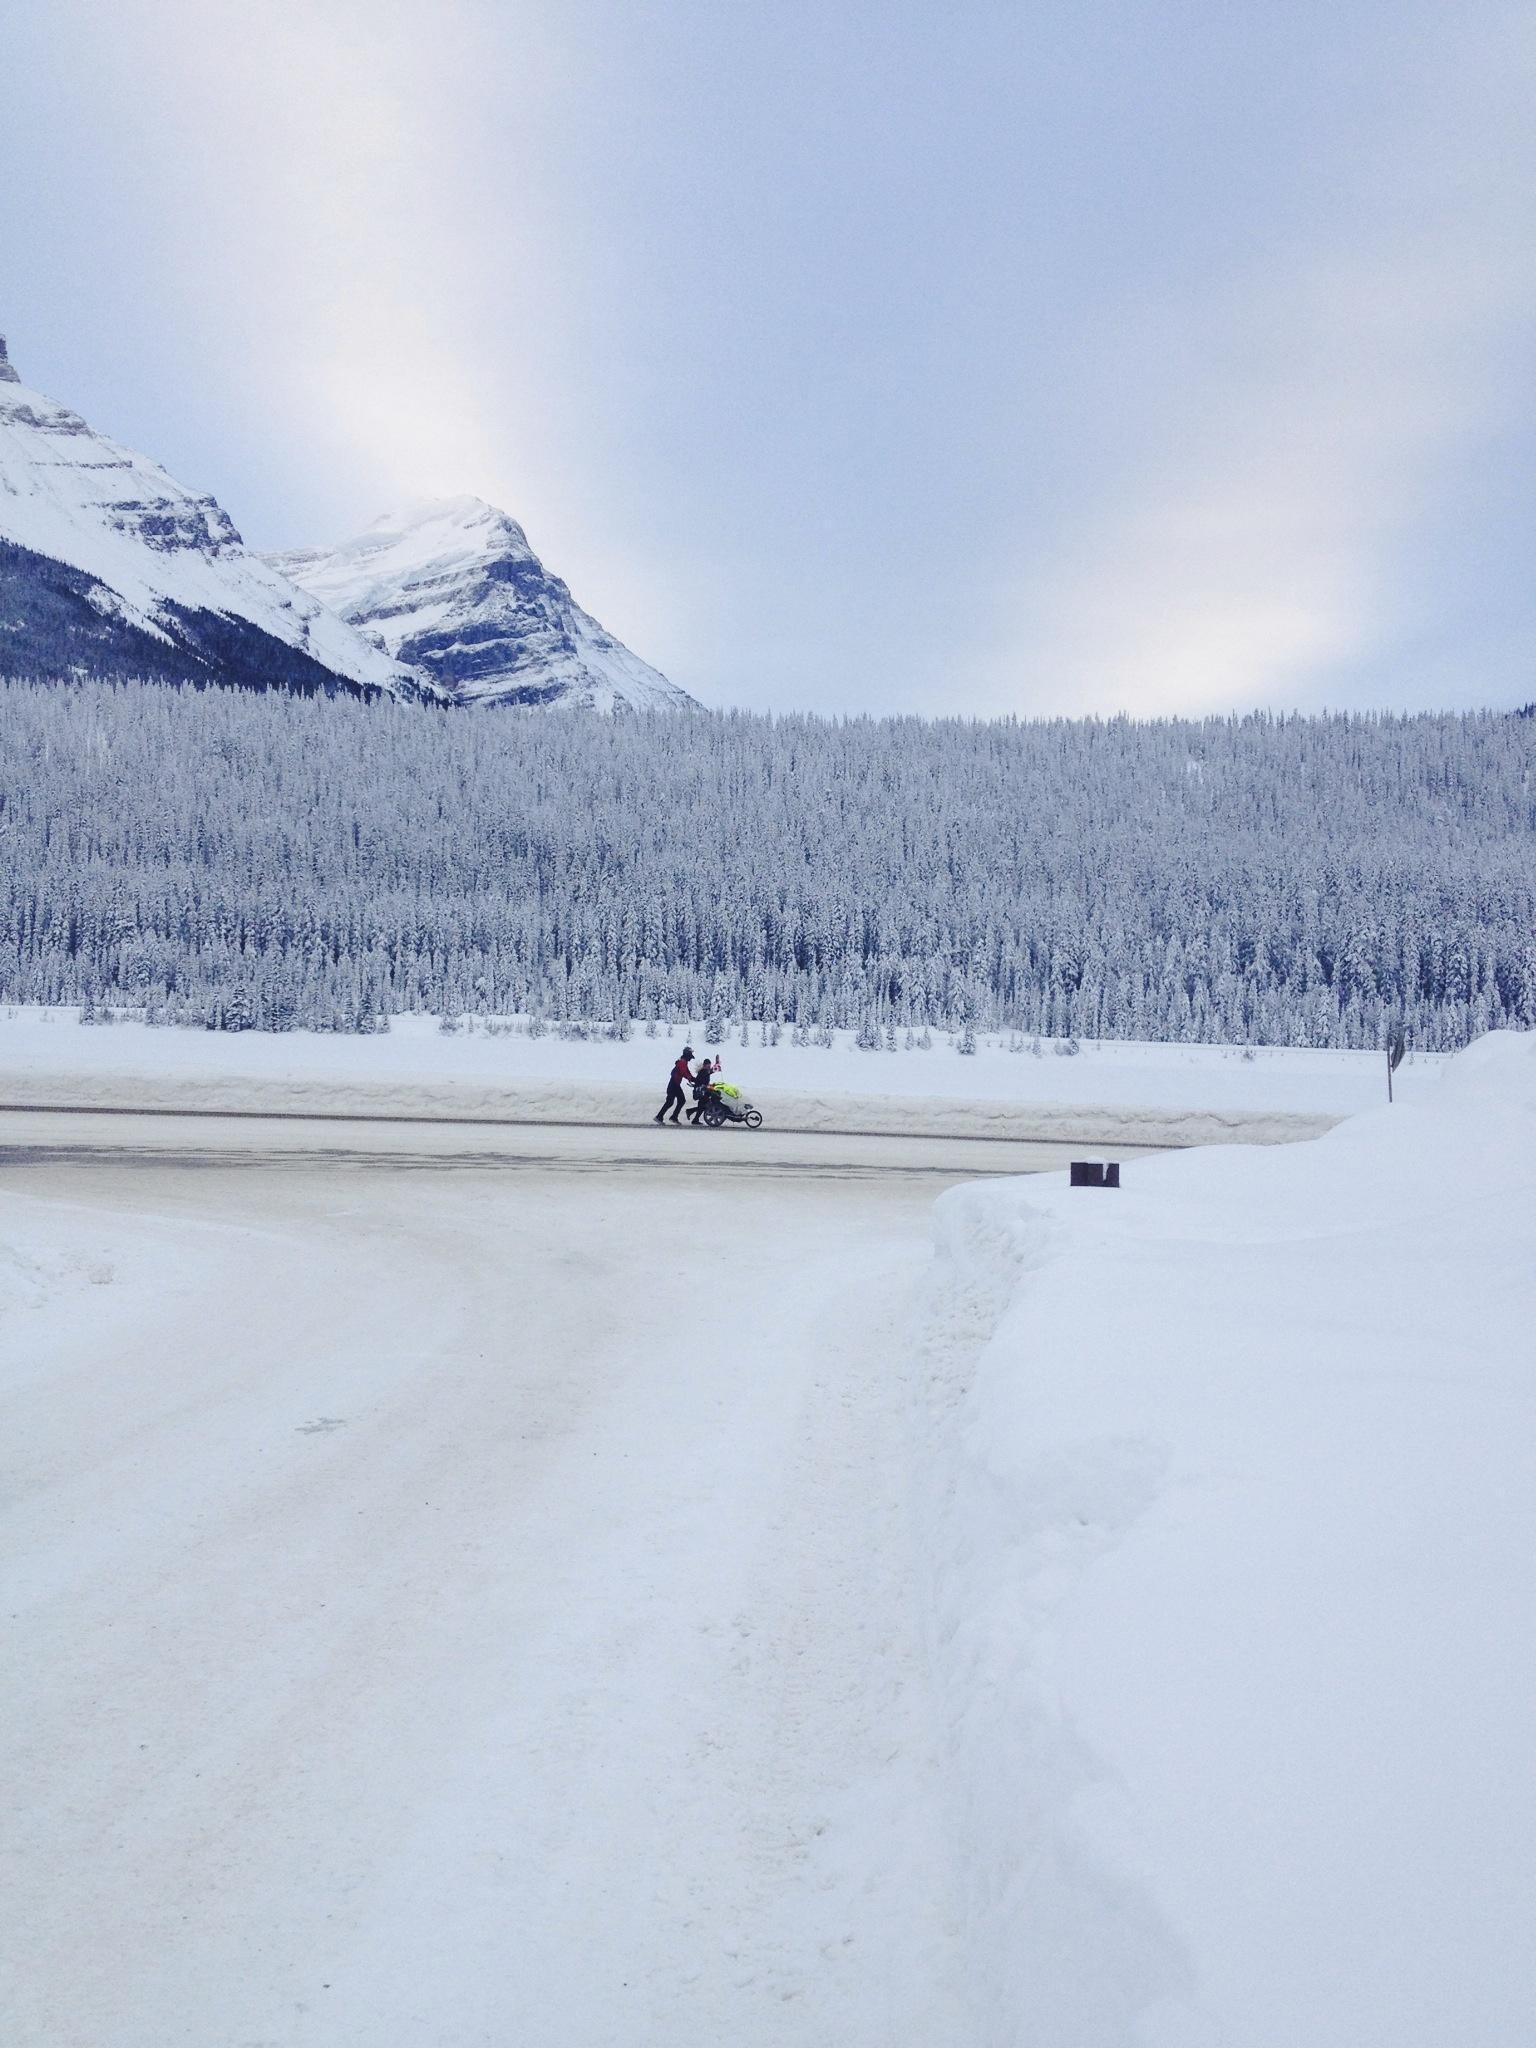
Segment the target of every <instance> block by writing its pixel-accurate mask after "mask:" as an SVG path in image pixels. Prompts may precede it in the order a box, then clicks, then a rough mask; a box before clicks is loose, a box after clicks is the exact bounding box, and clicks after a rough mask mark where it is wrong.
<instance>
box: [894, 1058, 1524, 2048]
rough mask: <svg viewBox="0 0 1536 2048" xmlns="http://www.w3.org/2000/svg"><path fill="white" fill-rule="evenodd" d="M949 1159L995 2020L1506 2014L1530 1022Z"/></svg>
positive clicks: (983, 1870) (1240, 2043)
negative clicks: (1328, 1092) (1385, 1092)
mask: <svg viewBox="0 0 1536 2048" xmlns="http://www.w3.org/2000/svg"><path fill="white" fill-rule="evenodd" d="M1124 1181H1125V1185H1124V1188H1123V1190H1122V1191H1121V1192H1120V1193H1119V1194H1118V1195H1112V1194H1104V1195H1101V1194H1097V1193H1094V1192H1091V1191H1084V1190H1069V1189H1068V1188H1066V1187H1065V1186H1064V1185H1063V1183H1062V1181H1061V1179H1060V1178H1059V1177H1056V1178H1052V1179H1038V1180H1032V1181H1027V1182H998V1183H993V1184H991V1185H990V1186H988V1187H986V1188H972V1189H966V1190H963V1191H957V1192H955V1193H952V1194H950V1195H947V1196H945V1197H944V1198H943V1199H942V1201H941V1203H940V1205H939V1211H938V1223H939V1241H940V1246H941V1260H940V1265H941V1272H942V1276H943V1277H942V1280H941V1282H940V1285H939V1287H938V1290H937V1300H936V1306H935V1310H934V1316H933V1322H932V1326H931V1329H930V1333H929V1344H930V1361H931V1371H932V1384H931V1388H930V1399H931V1404H932V1414H931V1431H932V1435H931V1439H930V1442H931V1460H930V1464H929V1467H928V1470H927V1472H926V1475H925V1479H924V1484H925V1485H926V1487H927V1491H928V1506H927V1516H926V1519H927V1526H928V1530H929V1544H928V1548H929V1551H930V1554H931V1557H932V1560H933V1568H934V1581H933V1584H934V1630H933V1638H932V1640H933V1646H934V1655H935V1660H936V1666H937V1670H938V1673H939V1674H940V1683H941V1684H942V1686H943V1687H944V1689H945V1691H946V1693H947V1699H948V1709H947V1716H946V1718H947V1720H948V1723H949V1728H950V1735H949V1740H948V1744H947V1747H946V1768H947V1770H948V1771H949V1772H950V1773H952V1774H953V1777H952V1782H951V1786H950V1790H951V1791H952V1792H953V1794H954V1796H955V1799H956V1809H955V1810H956V1814H957V1820H956V1838H955V1846H956V1850H957V1853H958V1856H959V1860H960V1863H961V1866H962V1868H963V1870H964V1882H965V1905H964V1909H963V1921H964V1926H965V1939H966V1942H967V1944H968V1945H969V1948H970V1952H971V1967H970V1969H969V1970H968V1972H967V1979H968V1981H969V1982H970V1983H972V1984H973V1985H974V1986H976V1987H977V1993H978V1998H977V2010H976V2013H975V2016H974V2020H973V2023H972V2025H971V2026H970V2028H969V2030H968V2031H967V2032H966V2034H965V2036H964V2038H965V2039H966V2040H967V2041H969V2042H973V2043H976V2044H985V2048H1002V2044H1009V2048H1013V2044H1024V2043H1028V2044H1029V2048H1069V2044H1070V2048H1109V2044H1120V2043H1126V2044H1130V2043H1135V2044H1138V2048H1217V2044H1220V2048H1299V2044H1303V2043H1304V2044H1306V2048H1363V2044H1365V2043H1367V2042H1369V2043H1373V2044H1374V2043H1381V2044H1383V2048H1386V2044H1391V2048H1459V2044H1472V2043H1476V2044H1477V2048H1518V2044H1523V2043H1527V2042H1529V2041H1530V2040H1531V2039H1532V2038H1533V2035H1532V2025H1533V2019H1532V2016H1533V2014H1536V1948H1533V1946H1532V1943H1531V1940H1530V1915H1531V1902H1532V1900H1533V1898H1536V1778H1533V1773H1532V1769H1531V1759H1532V1756H1533V1754H1536V1630H1533V1627H1532V1622H1533V1617H1536V1036H1524V1037H1515V1036H1512V1035H1508V1034H1501V1035H1498V1036H1495V1037H1492V1038H1489V1039H1485V1040H1484V1041H1482V1042H1481V1043H1480V1044H1479V1045H1477V1046H1475V1047H1473V1048H1472V1049H1471V1050H1470V1051H1468V1052H1466V1053H1464V1054H1462V1055H1461V1056H1460V1057H1459V1058H1458V1059H1457V1060H1456V1061H1455V1062H1454V1064H1453V1065H1452V1066H1451V1068H1450V1071H1449V1073H1448V1074H1447V1075H1446V1077H1445V1078H1444V1080H1443V1082H1442V1083H1441V1085H1440V1086H1439V1087H1438V1088H1436V1089H1434V1090H1433V1091H1430V1092H1428V1093H1426V1094H1425V1095H1423V1096H1421V1097H1420V1098H1418V1099H1417V1100H1415V1101H1414V1102H1412V1103H1411V1104H1408V1105H1405V1106H1399V1107H1398V1108H1397V1109H1396V1110H1393V1111H1388V1110H1386V1109H1382V1110H1380V1111H1378V1112H1376V1113H1374V1114H1372V1115H1369V1116H1364V1117H1360V1118H1358V1119H1355V1120H1353V1121H1351V1122H1349V1123H1347V1124H1345V1125H1344V1126H1342V1127H1341V1128H1340V1129H1338V1130H1337V1131H1335V1132H1333V1133H1331V1134H1330V1135H1329V1136H1327V1137H1326V1138H1324V1139H1322V1140H1320V1141H1319V1142H1317V1143H1316V1144H1311V1145H1301V1146H1294V1147H1290V1148H1287V1149H1285V1150H1283V1151H1278V1152H1275V1151H1270V1152H1263V1153H1258V1152H1252V1151H1226V1152H1218V1151H1209V1152H1203V1153H1189V1154H1185V1155H1182V1156H1179V1157H1175V1158H1166V1159H1158V1160H1148V1161H1142V1162H1139V1163H1136V1164H1133V1165H1131V1166H1128V1167H1127V1168H1126V1169H1125V1174H1124Z"/></svg>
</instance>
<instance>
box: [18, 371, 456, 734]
mask: <svg viewBox="0 0 1536 2048" xmlns="http://www.w3.org/2000/svg"><path fill="white" fill-rule="evenodd" d="M0 542H4V543H9V546H8V548H7V551H6V555H5V561H4V565H3V567H4V581H5V590H6V598H7V602H6V607H5V612H4V616H3V617H0V671H4V672H7V673H10V674H29V673H30V674H50V673H62V672H67V671H68V669H69V668H70V667H71V666H72V665H73V661H72V655H73V652H74V649H73V646H72V637H73V636H72V635H71V634H70V633H69V632H68V631H63V629H62V624H61V622H62V621H63V620H65V619H66V618H67V617H68V616H71V615H74V614H75V613H77V612H78V608H79V605H81V604H84V605H85V606H86V607H87V609H88V611H89V612H90V614H91V615H92V618H93V621H94V625H93V630H92V633H91V634H90V635H89V636H88V637H89V643H90V644H89V649H88V662H87V665H88V666H89V667H90V668H91V670H92V672H93V673H96V674H102V673H109V672H112V671H113V668H114V663H117V665H118V672H120V673H123V674H145V673H151V672H157V673H158V672H160V669H159V668H155V667H154V666H153V665H152V664H151V662H150V657H152V656H153V657H155V658H156V661H158V662H159V663H160V667H161V668H163V669H164V670H165V672H167V673H171V672H174V673H177V674H180V673H181V672H182V671H184V670H186V669H187V668H188V666H189V664H190V667H191V670H192V671H193V672H202V673H204V674H205V675H206V679H208V680H217V681H231V682H247V681H248V682H252V683H259V684H261V685H262V686H268V685H271V684H274V683H278V684H280V683H282V682H284V681H285V680H287V679H288V674H289V672H291V677H292V680H293V681H294V683H295V684H296V685H298V686H302V687H315V686H316V685H317V684H319V683H321V682H329V683H334V684H335V685H337V686H342V687H345V686H352V687H359V688H364V689H378V690H386V691H390V692H392V693H394V694H397V695H401V696H420V695H423V694H428V695H430V694H432V693H431V691H430V688H427V687H424V686H423V684H422V683H421V682H420V680H419V678H418V677H417V676H416V675H415V674H414V672H412V671H411V670H409V669H405V668H402V667H401V666H400V665H399V664H398V663H396V662H394V661H392V660H391V659H390V658H389V656H388V655H386V654H384V653H383V652H382V651H381V650H380V648H379V647H378V645H377V644H376V643H375V642H374V641H372V640H369V639H366V638H365V637H364V636H363V635H362V634H360V633H359V632H357V631H356V629H355V628H353V627H352V626H349V625H347V624H346V623H345V622H344V621H343V620H341V619H338V618H336V617H335V616H334V615H333V614H332V613H330V612H328V611H326V610H325V608H324V606H323V605H321V604H319V603H318V602H317V601H316V600H315V599H314V598H313V597H311V596H310V595H309V594H308V593H307V592H305V591H303V590H300V589H298V588H296V587H295V585H293V584H292V583H290V582H289V581H288V580H287V578H286V577H284V576H282V575H281V574H279V572H278V571H277V570H275V569H273V568H272V567H271V565H270V564H269V563H267V562H265V561H263V560H262V558H261V557H260V556H259V555H255V554H252V553H251V552H250V551H249V550H248V549H247V548H246V547H245V545H244V543H243V542H242V541H241V538H240V535H239V533H238V532H237V531H236V529H235V526H234V523H233V522H232V521H231V519H230V518H229V515H228V514H227V513H226V512H225V511H224V510H223V508H222V507H221V506H220V505H219V504H218V502H217V500H215V499H214V498H211V497H206V496H199V495H197V494H196V493H194V492H192V491H189V490H187V489H185V488H184V486H182V485H181V484H179V483H177V481H176V479H175V478H174V477H172V476H170V475H169V474H168V473H167V472H166V471H165V470H163V469H162V468H161V467H160V466H159V464H158V463H155V462H151V461H150V460H149V459H148V457H146V456H143V455H138V454H135V453H134V451H133V450H132V449H130V448H124V447H122V446H121V445H120V444H119V443H118V442H116V441H111V440H109V439H108V438H107V437H106V436H105V435H104V434H99V433H97V432H96V430H95V429H94V428H93V427H92V426H90V424H89V423H88V422H87V421H86V420H84V419H82V418H81V417H80V415H79V414H78V413H75V412H71V411H70V410H69V408H68V407H67V406H63V405H60V404H58V403H57V402H56V401H55V400H53V399H51V398H46V397H44V396H43V394H42V393H41V392H38V391H33V390H30V389H29V388H28V387H27V386H26V385H25V384H23V383H22V382H21V380H20V378H19V376H18V375H17V373H16V371H15V369H14V367H13V366H12V365H11V363H10V360H9V357H7V356H6V355H5V354H4V351H3V347H0ZM39 565H43V566H39ZM59 570H63V571H67V572H68V573H67V574H59V573H56V572H57V571H59ZM61 607H62V609H61ZM82 616H83V615H82ZM44 620H48V621H51V622H52V626H51V628H50V630H49V632H48V633H47V634H46V635H45V634H43V630H42V626H41V624H40V622H41V621H44ZM61 631H62V638H60V637H59V635H60V632H61ZM162 650H163V659H162V658H161V653H160V651H162Z"/></svg>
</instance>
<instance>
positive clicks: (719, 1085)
mask: <svg viewBox="0 0 1536 2048" xmlns="http://www.w3.org/2000/svg"><path fill="white" fill-rule="evenodd" d="M762 1121H763V1112H762V1111H761V1110H760V1109H754V1108H753V1107H752V1105H751V1103H750V1102H745V1101H743V1100H742V1094H741V1090H740V1089H739V1088H733V1087H732V1086H731V1084H730V1082H729V1081H714V1082H712V1083H711V1084H710V1090H709V1093H708V1095H706V1096H705V1098H704V1107H703V1109H702V1110H701V1111H700V1112H699V1122H700V1123H701V1124H708V1125H709V1127H710V1129H711V1130H712V1131H718V1130H719V1129H720V1127H721V1125H722V1124H745V1125H746V1127H747V1129H748V1130H749V1131H755V1130H757V1129H758V1128H759V1127H760V1125H761V1124H762Z"/></svg>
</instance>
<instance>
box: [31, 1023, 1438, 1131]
mask: <svg viewBox="0 0 1536 2048" xmlns="http://www.w3.org/2000/svg"><path fill="white" fill-rule="evenodd" d="M749 1038H750V1043H749V1044H747V1045H742V1044H741V1043H740V1037H739V1033H738V1034H732V1035H731V1037H730V1038H729V1039H728V1040H727V1041H726V1042H725V1043H724V1044H721V1045H716V1046H711V1045H709V1044H708V1043H707V1041H706V1039H705V1036H704V1027H703V1025H702V1023H700V1022H699V1021H697V1020H695V1021H694V1022H693V1023H692V1024H689V1025H683V1026H679V1027H678V1029H677V1030H675V1031H673V1032H671V1033H670V1034H667V1035H664V1036H663V1035H658V1036H657V1037H655V1038H648V1037H646V1036H645V1032H644V1028H643V1027H641V1026H637V1027H635V1029H634V1031H633V1033H632V1035H631V1037H630V1038H628V1039H627V1040H624V1041H614V1040H609V1039H603V1038H585V1039H572V1038H563V1037H561V1036H559V1035H558V1033H557V1032H556V1031H555V1030H553V1029H551V1030H548V1031H546V1032H545V1033H544V1035H543V1036H541V1037H537V1038H530V1037H529V1036H528V1035H527V1031H526V1029H525V1028H524V1027H523V1026H522V1025H521V1024H515V1025H512V1026H510V1027H491V1028H488V1027H486V1026H485V1025H484V1024H481V1025H478V1026H475V1027H466V1028H464V1029H461V1030H458V1031H456V1032H454V1033H452V1034H448V1033H444V1032H443V1031H442V1030H440V1029H439V1027H438V1025H437V1023H436V1022H435V1021H434V1020H433V1019H431V1018H425V1017H397V1018H396V1019H395V1020H394V1022H393V1025H392V1028H391V1029H390V1030H389V1031H388V1032H387V1033H383V1034H380V1035H378V1036H376V1037H334V1036H327V1035H325V1034H320V1033H315V1032H301V1031H295V1032H284V1033H281V1034H268V1033H261V1032H254V1031H252V1032H209V1031H187V1030H175V1029H163V1028H159V1029H156V1028H150V1027H147V1026H145V1025H143V1024H140V1023H136V1022H127V1023H119V1024H112V1025H82V1024H80V1023H79V1022H78V1021H77V1017H76V1013H75V1012H74V1011H71V1010H47V1009H36V1008H14V1007H13V1008H7V1009H4V1010H0V1102H5V1103H13V1102H33V1103H50V1102H57V1103H87V1102H88V1103H90V1104H92V1105H96V1104H99V1105H102V1106H110V1105H113V1104H119V1103H120V1104H128V1105H131V1106H135V1107H139V1106H143V1107H155V1106H161V1107H176V1106H180V1107H184V1108H189V1107H212V1108H227V1109H245V1110H257V1109H282V1110H289V1111H300V1112H302V1111H306V1110H320V1109H323V1108H327V1107H330V1108H334V1109H337V1110H354V1111H358V1112H360V1113H366V1112H369V1111H373V1112H376V1113H380V1114H399V1115H410V1114H440V1115H453V1114H457V1115H464V1116H478V1115H484V1116H498V1115H499V1116H516V1117H519V1118H529V1119H535V1120H540V1121H545V1120H553V1119H566V1118H579V1117H583V1116H587V1117H591V1118H593V1119H595V1120H599V1121H609V1120H612V1121H619V1122H633V1121H635V1120H636V1119H637V1118H641V1117H643V1116H644V1115H645V1114H646V1113H647V1112H648V1111H650V1110H653V1109H654V1107H655V1105H656V1103H657V1102H658V1101H659V1100H660V1097H661V1093H662V1089H663V1087H664V1085H665V1080H666V1074H667V1069H668V1067H669V1066H670V1064H671V1062H672V1060H673V1058H674V1057H675V1056H676V1054H677V1053H678V1051H679V1050H680V1049H681V1047H682V1045H683V1044H684V1043H685V1042H688V1043H691V1044H692V1045H693V1046H694V1048H695V1049H696V1051H698V1052H699V1053H701V1054H703V1053H706V1052H707V1053H709V1054H711V1055H712V1056H713V1057H717V1058H721V1059H723V1060H724V1062H725V1072H726V1076H727V1078H728V1079H730V1080H733V1081H736V1082H739V1083H740V1084H741V1086H742V1087H743V1088H744V1089H745V1090H746V1092H747V1094H748V1095H749V1096H750V1097H752V1098H753V1099H754V1100H755V1101H757V1102H759V1103H760V1104H761V1105H762V1107H763V1109H764V1112H765V1114H766V1115H767V1117H768V1119H769V1121H770V1123H772V1124H773V1125H775V1126H777V1127H779V1128H790V1127H795V1128H801V1129H806V1130H830V1129H845V1130H846V1129H869V1130H876V1131H886V1132H901V1131H907V1130H927V1131H931V1132H932V1133H934V1134H935V1135H939V1134H950V1135H956V1136H961V1135H987V1134H993V1133H995V1134H998V1135H1006V1136H1010V1137H1020V1136H1025V1135H1031V1134H1038V1135H1052V1134H1057V1135H1061V1136H1067V1137H1083V1138H1085V1139H1086V1140H1089V1141H1092V1140H1094V1139H1100V1140H1103V1141H1105V1142H1113V1141H1115V1140H1121V1141H1125V1142H1136V1141H1138V1140H1142V1141H1145V1142H1148V1143H1153V1144H1158V1143H1186V1142H1189V1143H1206V1142H1211V1141H1213V1140H1218V1139H1220V1138H1222V1137H1239V1138H1244V1139H1250V1140H1255V1141H1263V1140H1265V1139H1269V1138H1290V1137H1305V1136H1312V1135H1315V1134H1316V1133H1317V1132H1318V1131H1320V1130H1322V1129H1324V1128H1326V1126H1327V1124H1328V1123H1329V1122H1330V1121H1332V1120H1333V1119H1335V1118H1338V1117H1341V1116H1346V1115H1349V1114H1351V1113H1352V1112H1353V1111H1355V1110H1359V1109H1365V1108H1368V1107H1370V1106H1372V1105H1373V1104H1375V1103H1377V1102H1379V1101H1382V1100H1384V1099H1385V1095H1386V1068H1385V1063H1384V1060H1383V1059H1382V1057H1381V1055H1379V1054H1376V1053H1356V1052H1310V1051H1301V1050H1292V1049H1290V1048H1279V1047H1258V1048H1254V1049H1252V1051H1251V1055H1250V1053H1249V1052H1248V1051H1247V1050H1246V1049H1244V1048H1242V1047H1237V1046H1200V1045H1140V1044H1127V1043H1123V1042H1119V1041H1104V1042H1102V1043H1092V1042H1089V1043H1085V1044H1083V1045H1082V1046H1081V1048H1080V1050H1079V1051H1078V1052H1077V1053H1076V1054H1075V1055H1072V1054H1065V1053H1059V1052H1056V1051H1055V1050H1053V1045H1052V1041H1050V1040H1046V1041H1043V1043H1042V1046H1041V1051H1040V1053H1039V1054H1038V1055H1037V1054H1035V1053H1033V1052H1032V1051H1030V1050H1029V1049H1028V1043H1029V1042H1028V1041H1020V1040H1015V1041H1014V1043H1016V1044H1023V1045H1024V1046H1025V1049H1024V1050H1022V1051H1010V1050H1009V1049H1008V1047H1009V1042H1010V1041H1009V1039H1008V1038H1007V1037H1006V1036H1003V1037H985V1036H983V1037H982V1038H981V1039H980V1040H979V1041H978V1049H977V1051H976V1053H975V1054H971V1055H963V1054H960V1053H959V1052H957V1051H956V1049H955V1046H954V1044H953V1043H952V1042H951V1040H950V1039H949V1038H947V1037H946V1036H944V1035H943V1034H935V1035H933V1039H932V1043H931V1045H930V1046H929V1048H928V1049H927V1050H926V1051H924V1050H920V1049H913V1050H911V1051H908V1050H906V1049H905V1048H904V1045H903V1043H902V1039H901V1037H898V1049H897V1050H896V1051H895V1052H887V1051H885V1050H883V1049H882V1050H879V1051H872V1052H866V1051H861V1050H860V1049H859V1048H858V1047H857V1046H856V1045H854V1044H853V1042H852V1039H851V1036H850V1034H848V1033H846V1032H843V1033H838V1034H837V1035H836V1039H835V1042H834V1044H833V1045H831V1046H814V1045H808V1046H796V1045H792V1044H791V1043H790V1042H789V1035H788V1033H787V1032H786V1033H785V1034H784V1035H783V1037H782V1038H781V1039H780V1042H779V1043H778V1044H777V1045H766V1044H764V1043H762V1042H761V1039H762V1034H761V1032H760V1031H759V1030H758V1029H757V1028H756V1027H754V1028H752V1029H751V1031H750V1032H749ZM1444 1064H1445V1060H1444V1057H1443V1056H1442V1055H1434V1054H1430V1055H1410V1056H1409V1060H1408V1063H1407V1064H1406V1065H1405V1066H1403V1067H1402V1068H1401V1069H1400V1070H1399V1072H1398V1076H1397V1084H1396V1085H1397V1092H1398V1094H1399V1096H1400V1097H1404V1098H1409V1099H1411V1098H1412V1097H1413V1096H1414V1095H1415V1094H1417V1093H1418V1092H1419V1091H1421V1090H1422V1089H1424V1088H1425V1087H1427V1086H1430V1085H1432V1083H1433V1080H1434V1078H1435V1076H1436V1075H1437V1074H1438V1073H1439V1072H1440V1071H1441V1069H1442V1068H1443V1066H1444Z"/></svg>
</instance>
